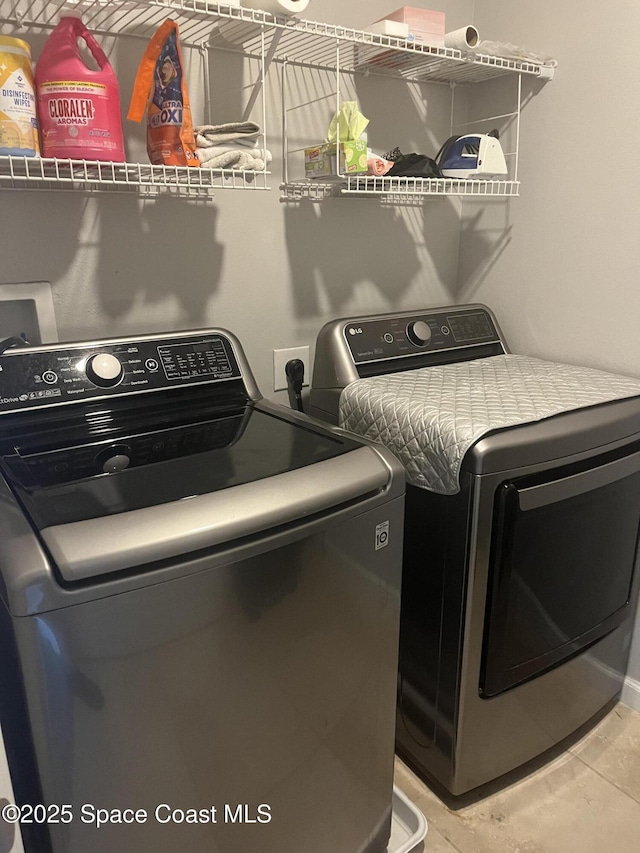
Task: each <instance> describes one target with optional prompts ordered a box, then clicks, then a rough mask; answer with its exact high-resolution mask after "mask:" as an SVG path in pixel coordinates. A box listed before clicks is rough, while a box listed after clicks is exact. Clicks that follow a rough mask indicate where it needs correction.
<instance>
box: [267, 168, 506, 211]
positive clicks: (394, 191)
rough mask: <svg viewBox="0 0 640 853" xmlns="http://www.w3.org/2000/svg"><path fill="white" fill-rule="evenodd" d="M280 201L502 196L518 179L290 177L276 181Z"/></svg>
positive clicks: (403, 199)
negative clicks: (293, 178) (332, 178)
mask: <svg viewBox="0 0 640 853" xmlns="http://www.w3.org/2000/svg"><path fill="white" fill-rule="evenodd" d="M280 191H281V196H280V199H281V201H293V202H295V201H302V200H304V199H309V200H311V201H322V200H323V199H327V198H339V197H344V196H381V197H383V198H385V199H387V200H390V201H393V202H394V203H395V204H401V203H402V202H405V203H411V202H416V201H418V202H419V201H421V200H423V199H425V198H429V197H435V196H466V197H469V196H476V197H480V198H506V197H510V196H518V195H520V182H519V181H510V180H485V179H479V178H476V179H473V178H467V179H461V178H389V177H369V176H365V177H358V176H354V175H351V176H348V177H345V178H344V179H339V180H331V181H320V180H314V181H292V182H290V183H285V184H281V185H280Z"/></svg>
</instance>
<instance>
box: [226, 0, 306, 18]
mask: <svg viewBox="0 0 640 853" xmlns="http://www.w3.org/2000/svg"><path fill="white" fill-rule="evenodd" d="M241 2H242V5H243V6H245V7H246V8H247V9H261V10H262V11H263V12H269V13H270V14H271V15H299V14H300V13H301V12H304V10H305V9H306V8H307V6H308V5H309V0H241Z"/></svg>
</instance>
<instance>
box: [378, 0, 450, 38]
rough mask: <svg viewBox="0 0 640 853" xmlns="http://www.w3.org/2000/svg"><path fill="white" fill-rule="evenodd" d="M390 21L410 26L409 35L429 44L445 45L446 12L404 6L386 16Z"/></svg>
mask: <svg viewBox="0 0 640 853" xmlns="http://www.w3.org/2000/svg"><path fill="white" fill-rule="evenodd" d="M384 17H385V18H386V19H387V20H390V21H402V22H403V23H405V24H408V25H409V33H410V35H412V36H413V37H414V38H415V39H419V40H421V41H423V42H426V43H427V44H435V45H444V19H445V13H444V12H434V11H432V10H431V9H418V8H416V7H415V6H403V7H402V8H401V9H396V11H395V12H390V13H389V14H388V15H385V16H384Z"/></svg>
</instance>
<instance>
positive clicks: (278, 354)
mask: <svg viewBox="0 0 640 853" xmlns="http://www.w3.org/2000/svg"><path fill="white" fill-rule="evenodd" d="M293 358H299V359H300V361H302V362H303V364H304V382H303V383H302V384H303V385H305V386H307V385H308V384H309V379H310V378H311V377H310V375H309V370H310V364H309V347H308V346H307V347H291V348H290V349H274V351H273V390H274V391H286V390H287V374H286V373H285V372H284V369H285V366H286V364H287V362H288V361H291V359H293Z"/></svg>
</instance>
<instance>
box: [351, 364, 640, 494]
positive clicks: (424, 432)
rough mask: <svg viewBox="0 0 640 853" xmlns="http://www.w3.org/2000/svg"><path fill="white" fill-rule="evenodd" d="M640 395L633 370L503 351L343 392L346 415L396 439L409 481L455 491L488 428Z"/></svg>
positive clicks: (377, 436)
mask: <svg viewBox="0 0 640 853" xmlns="http://www.w3.org/2000/svg"><path fill="white" fill-rule="evenodd" d="M635 395H640V380H638V379H633V378H632V377H627V376H619V375H616V374H612V373H605V372H604V371H601V370H594V369H592V368H588V367H577V366H574V365H569V364H556V363H554V362H550V361H542V360H540V359H537V358H530V357H528V356H522V355H499V356H494V357H492V358H481V359H478V360H477V361H465V362H462V363H460V364H448V365H444V366H442V367H425V368H420V369H418V370H407V371H404V372H402V373H392V374H389V375H387V376H375V377H372V378H371V379H358V380H357V381H356V382H353V383H352V384H351V385H348V386H347V387H346V388H345V389H344V390H343V392H342V395H341V397H340V420H339V423H340V426H341V427H342V428H343V429H347V430H349V431H350V432H354V433H357V434H358V435H361V436H364V437H366V438H370V439H372V440H373V441H378V442H380V443H382V444H384V445H385V446H386V447H388V448H389V450H391V451H392V452H393V453H394V454H395V455H396V456H397V457H398V458H399V459H400V461H401V462H402V463H403V465H404V466H405V468H406V471H407V480H408V482H410V483H412V484H413V485H414V486H420V487H422V488H424V489H429V490H430V491H432V492H437V493H439V494H445V495H447V494H455V493H456V492H457V491H459V489H460V484H459V472H460V465H461V463H462V459H463V457H464V454H465V453H466V452H467V450H468V449H469V447H471V445H472V444H474V443H475V442H476V441H478V439H480V438H481V437H482V436H483V435H484V434H485V433H487V432H490V431H493V430H496V429H501V428H503V427H510V426H517V425H518V424H525V423H531V422H533V421H539V420H542V419H543V418H549V417H551V416H552V415H557V414H560V413H561V412H568V411H571V410H573V409H580V408H583V407H586V406H594V405H597V404H598V403H606V402H608V401H609V400H618V399H622V398H623V397H633V396H635Z"/></svg>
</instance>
